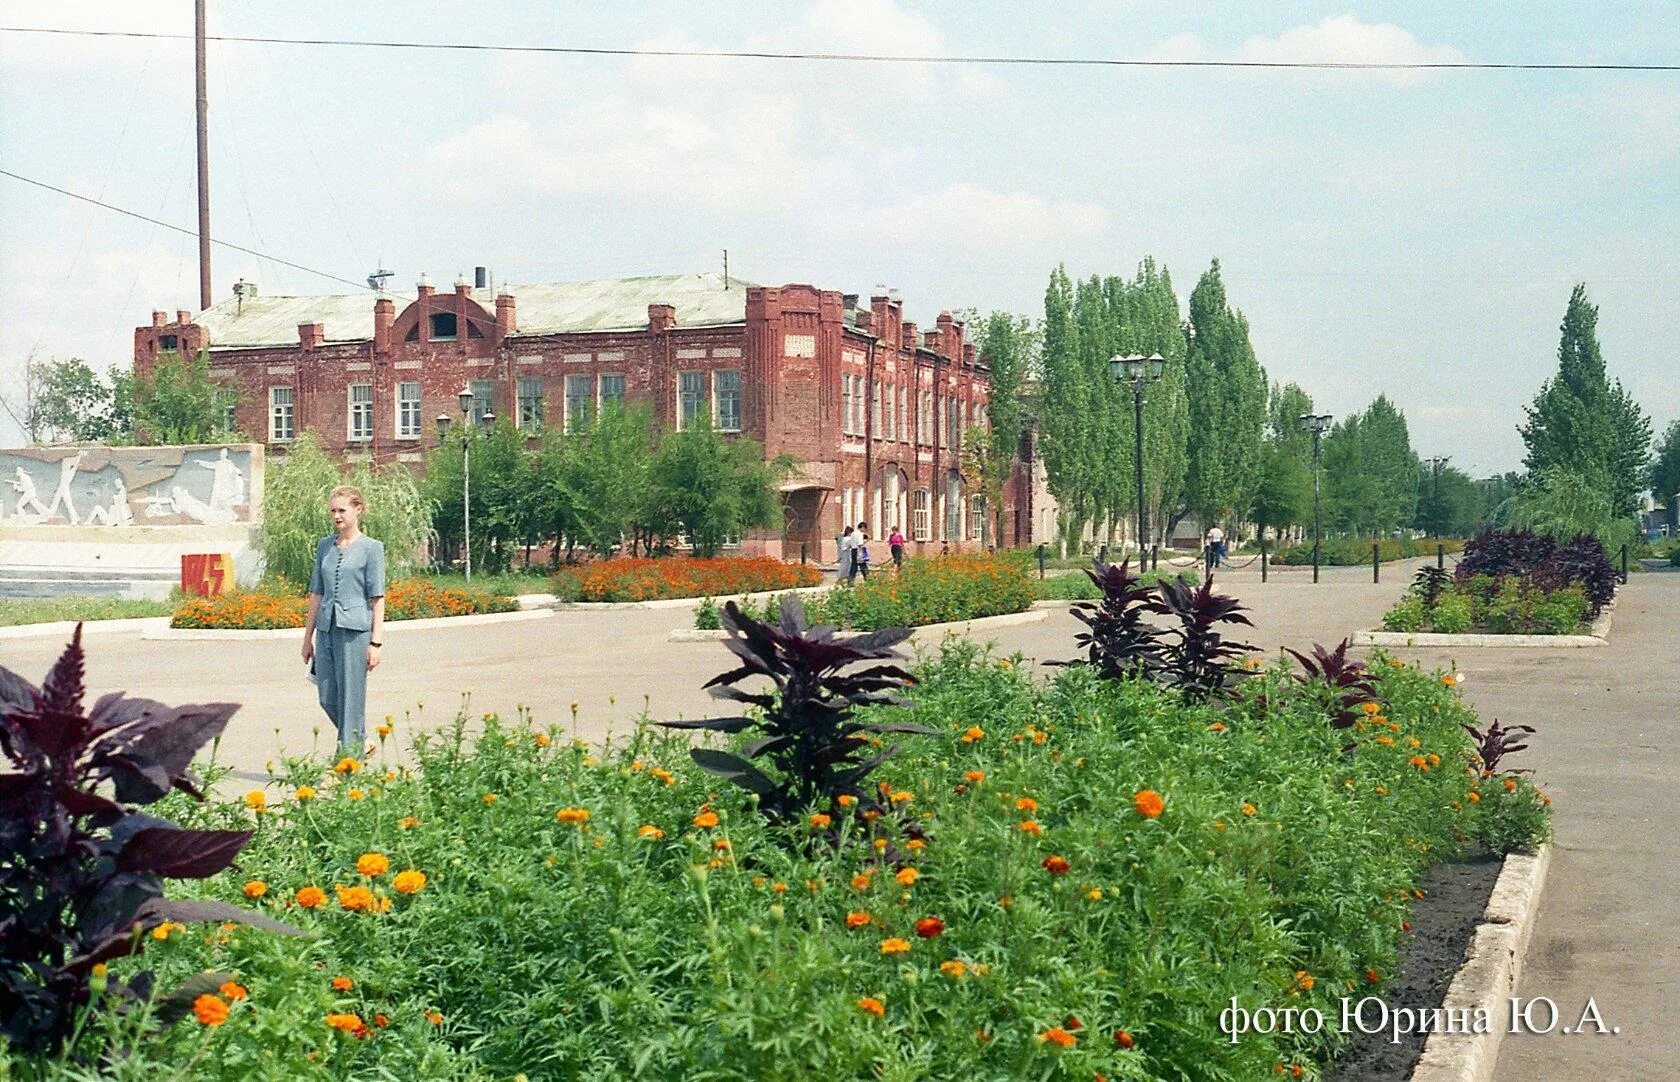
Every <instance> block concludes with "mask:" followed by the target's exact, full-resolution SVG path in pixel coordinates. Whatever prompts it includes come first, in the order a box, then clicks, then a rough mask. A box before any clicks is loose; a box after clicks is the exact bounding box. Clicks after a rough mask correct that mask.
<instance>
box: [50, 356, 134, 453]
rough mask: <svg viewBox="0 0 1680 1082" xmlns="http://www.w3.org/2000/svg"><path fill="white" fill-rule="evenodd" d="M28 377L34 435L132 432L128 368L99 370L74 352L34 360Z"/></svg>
mask: <svg viewBox="0 0 1680 1082" xmlns="http://www.w3.org/2000/svg"><path fill="white" fill-rule="evenodd" d="M26 379H28V381H29V383H30V393H29V416H28V417H27V418H26V419H25V427H26V428H27V429H28V430H29V432H30V437H31V439H32V440H36V441H40V442H48V443H52V442H59V441H70V442H75V443H89V442H124V441H126V440H128V439H130V438H131V437H132V429H133V416H132V410H133V392H132V380H131V379H130V377H129V376H128V374H127V373H124V372H120V371H118V370H117V369H115V368H112V369H110V370H109V371H107V372H106V373H105V374H104V375H100V374H99V373H97V372H95V371H94V370H93V369H92V368H91V367H90V366H89V365H88V363H87V362H86V361H83V360H81V359H80V358H76V357H71V358H67V359H65V360H60V361H52V362H50V363H35V362H31V363H30V365H29V367H28V371H27V373H26Z"/></svg>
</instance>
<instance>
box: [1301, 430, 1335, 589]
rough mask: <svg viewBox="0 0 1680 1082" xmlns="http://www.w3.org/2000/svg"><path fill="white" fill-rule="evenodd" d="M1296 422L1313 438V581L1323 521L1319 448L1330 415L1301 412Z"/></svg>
mask: <svg viewBox="0 0 1680 1082" xmlns="http://www.w3.org/2000/svg"><path fill="white" fill-rule="evenodd" d="M1297 423H1298V424H1299V425H1300V427H1301V428H1303V429H1305V430H1306V431H1308V432H1311V433H1312V440H1313V581H1314V582H1317V581H1318V560H1319V545H1320V539H1321V538H1322V537H1323V522H1322V520H1321V519H1320V517H1319V504H1318V488H1319V484H1318V477H1319V459H1320V448H1321V444H1322V441H1323V439H1324V434H1325V433H1326V432H1328V431H1330V415H1329V414H1328V413H1303V414H1301V416H1300V418H1299V419H1298V421H1297Z"/></svg>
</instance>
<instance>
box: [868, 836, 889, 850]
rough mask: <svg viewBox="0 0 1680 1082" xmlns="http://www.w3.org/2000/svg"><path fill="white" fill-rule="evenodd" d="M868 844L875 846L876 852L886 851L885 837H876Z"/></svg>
mask: <svg viewBox="0 0 1680 1082" xmlns="http://www.w3.org/2000/svg"><path fill="white" fill-rule="evenodd" d="M870 844H872V845H874V846H875V851H876V852H877V853H885V852H886V851H887V839H885V838H876V839H875V840H874V841H873V842H871V843H870Z"/></svg>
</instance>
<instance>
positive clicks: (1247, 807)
mask: <svg viewBox="0 0 1680 1082" xmlns="http://www.w3.org/2000/svg"><path fill="white" fill-rule="evenodd" d="M1259 810H1260V809H1259V808H1256V807H1255V806H1254V805H1253V804H1246V803H1245V804H1244V805H1243V806H1242V813H1243V814H1244V815H1253V814H1255V813H1256V812H1258V811H1259Z"/></svg>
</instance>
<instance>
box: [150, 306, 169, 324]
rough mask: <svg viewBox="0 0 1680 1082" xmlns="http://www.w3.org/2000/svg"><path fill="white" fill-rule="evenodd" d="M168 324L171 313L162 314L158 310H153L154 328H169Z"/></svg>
mask: <svg viewBox="0 0 1680 1082" xmlns="http://www.w3.org/2000/svg"><path fill="white" fill-rule="evenodd" d="M168 323H169V313H168V312H160V311H158V310H157V309H156V308H154V309H152V326H154V327H163V326H167V325H168Z"/></svg>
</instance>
